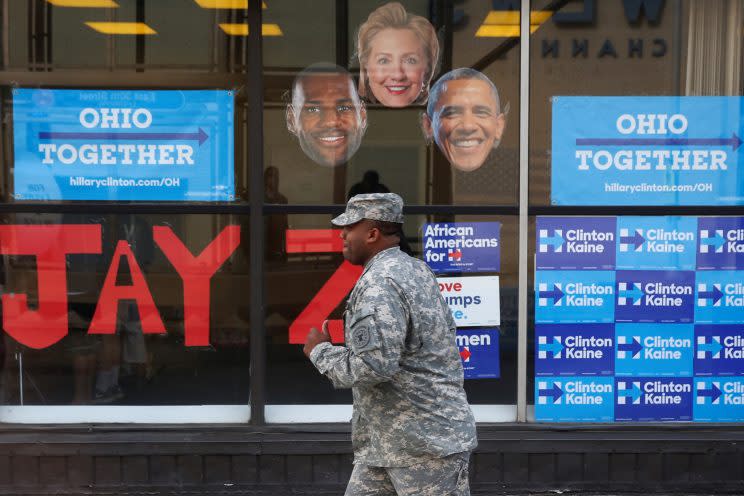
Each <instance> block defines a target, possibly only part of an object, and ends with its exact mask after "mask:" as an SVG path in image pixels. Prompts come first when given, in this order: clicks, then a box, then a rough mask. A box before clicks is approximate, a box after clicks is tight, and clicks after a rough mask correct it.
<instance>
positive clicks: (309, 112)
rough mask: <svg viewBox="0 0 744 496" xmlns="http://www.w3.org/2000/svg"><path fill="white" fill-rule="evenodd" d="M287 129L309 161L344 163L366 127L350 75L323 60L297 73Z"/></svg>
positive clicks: (328, 165)
mask: <svg viewBox="0 0 744 496" xmlns="http://www.w3.org/2000/svg"><path fill="white" fill-rule="evenodd" d="M287 129H289V132H291V133H292V134H294V135H295V136H296V137H297V139H298V140H299V142H300V147H301V148H302V151H304V152H305V154H306V155H307V156H308V157H309V158H310V159H311V160H312V161H313V162H315V163H317V164H319V165H324V166H327V167H334V166H337V165H340V164H343V163H346V162H347V161H348V160H349V159H350V158H351V157H352V156H353V155H354V154H355V153H356V151H357V150H358V149H359V146H360V145H361V144H362V137H363V136H364V132H365V131H366V129H367V110H366V108H365V107H364V104H363V103H362V101H361V100H360V99H359V95H358V94H357V91H356V88H355V86H354V81H353V79H352V78H351V75H350V74H349V73H348V72H347V71H346V70H345V69H343V68H341V67H339V66H337V65H332V64H325V63H320V64H313V65H311V66H310V67H308V68H306V69H304V70H303V71H302V72H300V73H299V74H298V75H297V77H296V78H295V80H294V84H293V85H292V96H291V102H290V104H289V105H288V106H287Z"/></svg>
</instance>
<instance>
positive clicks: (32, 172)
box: [13, 89, 235, 201]
mask: <svg viewBox="0 0 744 496" xmlns="http://www.w3.org/2000/svg"><path fill="white" fill-rule="evenodd" d="M233 107H234V99H233V96H232V92H231V91H224V90H198V91H180V90H158V91H154V90H57V89H14V90H13V139H14V152H15V174H14V198H15V199H16V200H125V201H129V200H145V201H232V200H234V199H235V184H234V182H235V181H234V131H233V119H234V116H233V115H234V110H233Z"/></svg>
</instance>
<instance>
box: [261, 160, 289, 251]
mask: <svg viewBox="0 0 744 496" xmlns="http://www.w3.org/2000/svg"><path fill="white" fill-rule="evenodd" d="M264 201H265V202H266V203H275V204H281V205H286V204H287V203H288V201H287V197H286V196H284V195H283V194H281V193H280V192H279V169H277V168H276V167H274V166H273V165H272V166H269V167H267V168H266V170H265V171H264ZM288 227H289V223H288V221H287V214H280V213H277V214H269V215H267V216H266V222H265V223H264V229H265V231H264V241H265V243H266V259H267V260H274V261H276V260H283V259H284V257H285V254H286V250H285V246H284V245H285V241H284V240H285V236H286V233H287V229H288Z"/></svg>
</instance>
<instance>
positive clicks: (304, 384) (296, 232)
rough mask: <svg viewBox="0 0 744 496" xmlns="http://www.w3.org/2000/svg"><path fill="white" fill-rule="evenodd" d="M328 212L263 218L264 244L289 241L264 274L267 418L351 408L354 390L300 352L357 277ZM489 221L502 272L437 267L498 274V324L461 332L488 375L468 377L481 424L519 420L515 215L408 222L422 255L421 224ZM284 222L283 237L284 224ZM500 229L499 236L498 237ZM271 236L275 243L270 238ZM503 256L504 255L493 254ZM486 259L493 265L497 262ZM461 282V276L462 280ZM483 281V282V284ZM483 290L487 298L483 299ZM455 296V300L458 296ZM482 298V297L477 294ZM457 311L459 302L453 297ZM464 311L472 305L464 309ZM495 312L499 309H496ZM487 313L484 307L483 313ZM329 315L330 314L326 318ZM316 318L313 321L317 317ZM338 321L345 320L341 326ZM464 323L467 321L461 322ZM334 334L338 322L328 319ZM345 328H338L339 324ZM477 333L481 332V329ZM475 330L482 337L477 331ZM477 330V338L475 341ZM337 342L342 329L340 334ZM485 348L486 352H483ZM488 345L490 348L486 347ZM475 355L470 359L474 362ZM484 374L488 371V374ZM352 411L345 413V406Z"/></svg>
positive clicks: (337, 311) (272, 254)
mask: <svg viewBox="0 0 744 496" xmlns="http://www.w3.org/2000/svg"><path fill="white" fill-rule="evenodd" d="M330 218H331V216H329V215H291V214H290V215H286V214H279V213H275V214H272V215H271V216H269V217H267V218H266V224H265V226H266V230H265V232H266V233H267V234H266V240H267V246H275V245H276V246H277V247H279V246H284V248H285V249H284V250H283V251H280V250H273V249H272V250H271V251H267V253H266V259H265V264H264V271H265V277H266V297H267V302H266V303H267V304H266V317H265V321H264V324H265V326H266V332H267V346H268V360H267V363H268V370H267V377H268V384H267V391H268V398H267V403H268V405H267V419H268V420H269V421H276V422H281V421H294V422H303V421H307V422H309V421H315V422H318V421H321V422H322V421H340V420H343V419H338V418H337V416H338V415H342V416H343V415H344V414H348V415H350V414H351V410H350V408H346V409H342V408H341V407H340V406H337V407H335V408H330V407H329V409H327V410H323V409H322V408H321V407H320V406H319V405H347V406H348V405H350V403H351V395H350V392H349V391H345V390H334V389H333V387H332V386H331V384H330V383H329V382H328V380H327V379H325V378H324V377H322V376H321V375H320V374H318V373H317V371H316V370H315V369H314V368H313V367H312V364H311V363H310V362H309V361H308V360H307V358H306V357H305V356H304V355H303V353H302V345H301V343H302V342H304V335H305V334H306V333H307V331H308V330H309V328H310V326H318V325H319V324H320V322H322V320H324V318H328V319H331V320H333V319H336V320H338V319H340V318H341V314H342V312H343V309H344V305H345V301H346V297H347V296H348V292H350V291H351V288H352V286H353V284H354V282H355V281H356V278H357V277H358V274H359V272H358V269H359V268H358V267H355V266H351V265H349V264H348V263H344V262H343V258H342V256H341V253H340V249H341V244H340V240H339V238H338V235H339V232H338V230H335V229H334V228H333V227H332V226H331V225H330ZM427 222H429V223H431V222H437V223H453V222H454V223H458V225H463V224H462V223H473V222H478V223H484V222H485V223H490V224H489V229H491V230H493V232H494V234H493V235H494V236H499V237H498V238H497V239H499V242H500V243H501V245H500V246H501V249H500V267H499V270H493V271H491V272H482V273H462V272H437V275H438V276H440V277H443V278H444V279H442V280H441V282H442V283H443V284H444V283H447V282H451V281H453V279H449V278H451V277H460V276H462V277H470V278H474V279H469V281H475V279H478V280H479V282H480V281H483V280H484V279H494V276H497V277H498V282H496V286H497V287H495V288H494V287H491V290H490V291H497V292H498V294H499V298H498V299H496V298H494V300H496V301H489V302H488V303H487V304H489V305H492V306H491V307H490V308H489V309H488V310H487V311H485V313H489V315H491V314H493V315H500V325H498V326H495V327H494V326H488V325H478V326H476V327H469V326H466V327H463V328H461V329H460V332H461V334H462V337H461V338H460V340H459V341H458V345H459V346H460V349H461V353H462V352H463V351H464V350H467V351H465V353H466V354H467V357H466V358H465V360H466V362H465V365H466V366H468V363H470V359H469V358H470V350H472V352H473V353H474V355H473V356H474V357H475V356H476V355H475V354H476V353H482V355H480V356H483V357H487V358H480V360H481V361H480V362H478V363H477V366H476V367H477V368H474V367H470V368H471V369H473V372H472V373H473V376H475V374H476V373H478V372H480V371H481V368H482V369H484V370H485V369H488V371H487V373H488V374H490V378H484V377H480V378H477V379H476V378H473V379H468V380H466V391H467V393H468V399H469V401H470V402H471V404H473V405H475V406H476V414H477V418H479V419H480V420H481V421H508V420H513V419H514V418H515V413H514V412H515V410H514V406H513V405H514V404H515V403H516V388H515V384H516V373H517V365H516V334H517V330H516V328H517V322H516V311H517V303H516V293H517V288H516V272H517V250H516V222H515V219H514V218H513V217H490V216H489V217H483V216H449V215H448V216H441V215H436V216H422V215H408V216H407V217H406V223H405V224H404V227H403V229H404V233H405V234H406V241H407V244H408V245H409V247H410V249H411V251H412V253H413V255H414V256H416V257H418V258H422V259H423V258H425V255H424V252H425V251H426V249H425V247H424V234H425V233H424V231H423V229H424V223H427ZM284 226H286V231H285V235H284V236H282V233H281V229H282V227H284ZM497 233H500V234H497ZM269 240H271V241H269ZM496 258H499V257H496ZM489 263H493V264H496V263H498V261H497V260H490V261H489ZM458 280H459V279H458ZM484 284H485V282H484ZM486 297H487V295H483V298H484V300H483V302H484V304H486V301H485V298H486ZM455 299H457V298H455ZM478 301H480V299H478ZM452 305H455V306H454V307H452V308H453V312H454V311H455V310H456V309H457V308H459V307H457V305H462V303H461V302H459V301H456V302H453V303H452ZM464 308H465V309H467V304H466V305H465V306H464ZM494 312H495V313H494ZM481 313H483V312H481ZM323 315H325V317H323ZM316 320H317V321H318V322H315V321H316ZM339 325H340V324H339ZM464 325H465V324H464ZM331 326H332V327H331V328H332V333H333V324H331ZM339 329H341V328H339ZM476 331H477V332H476ZM478 332H479V333H480V334H478ZM332 335H333V334H332ZM471 335H475V338H470V336H471ZM338 336H339V339H340V336H341V334H339V335H338ZM479 346H483V348H484V350H483V351H481V350H479V349H478V347H479ZM486 348H487V349H486ZM477 359H478V358H477V357H476V358H475V359H473V362H472V363H473V365H476V361H477ZM483 373H484V374H486V372H483ZM347 410H348V411H347Z"/></svg>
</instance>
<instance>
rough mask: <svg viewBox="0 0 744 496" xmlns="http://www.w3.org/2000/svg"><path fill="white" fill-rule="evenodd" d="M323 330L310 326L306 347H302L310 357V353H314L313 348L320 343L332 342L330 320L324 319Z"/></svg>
mask: <svg viewBox="0 0 744 496" xmlns="http://www.w3.org/2000/svg"><path fill="white" fill-rule="evenodd" d="M321 329H322V330H321V331H319V330H317V329H316V328H315V327H311V328H310V332H309V333H308V335H307V338H305V347H304V348H302V351H303V352H304V353H305V356H306V357H308V358H310V353H312V351H313V348H315V347H316V346H318V345H319V344H320V343H330V342H331V334H330V333H329V332H328V321H327V320H324V321H323V325H322V327H321Z"/></svg>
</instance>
